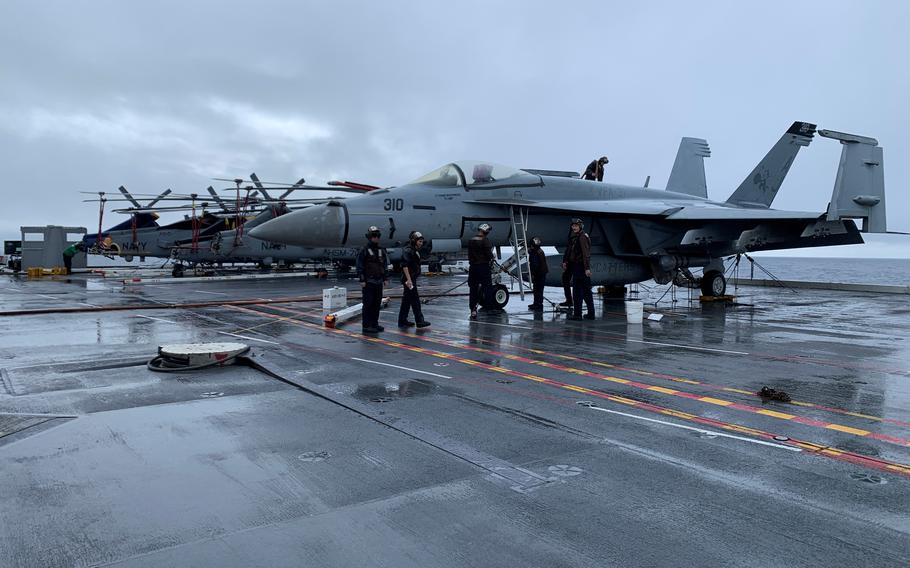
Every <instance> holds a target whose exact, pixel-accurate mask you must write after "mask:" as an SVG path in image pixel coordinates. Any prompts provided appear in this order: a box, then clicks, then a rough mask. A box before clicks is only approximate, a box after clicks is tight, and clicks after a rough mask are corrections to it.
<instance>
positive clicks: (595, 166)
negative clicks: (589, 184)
mask: <svg viewBox="0 0 910 568" xmlns="http://www.w3.org/2000/svg"><path fill="white" fill-rule="evenodd" d="M609 163H610V160H609V159H608V158H607V157H606V156H601V157H600V158H598V159H596V160H594V161H592V162H591V163H590V164H588V167H587V168H585V173H584V175H583V176H581V179H589V180H593V181H603V180H604V166H606V165H607V164H609Z"/></svg>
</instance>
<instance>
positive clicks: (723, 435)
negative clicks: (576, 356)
mask: <svg viewBox="0 0 910 568" xmlns="http://www.w3.org/2000/svg"><path fill="white" fill-rule="evenodd" d="M589 408H590V409H591V410H598V411H600V412H608V413H610V414H618V415H620V416H625V417H627V418H634V419H636V420H644V421H645V422H655V423H657V424H663V425H664V426H672V427H673V428H682V429H683V430H691V431H692V432H698V433H700V434H708V435H710V436H718V437H721V438H730V439H733V440H740V441H743V442H750V443H752V444H759V445H761V446H770V447H772V448H777V449H780V450H789V451H791V452H801V451H802V450H801V449H800V448H794V447H791V446H784V445H782V444H775V443H773V442H766V441H764V440H756V439H754V438H746V437H745V436H735V435H733V434H727V433H726V432H717V431H714V430H705V429H704V428H695V427H693V426H686V425H684V424H676V423H675V422H667V421H664V420H658V419H656V418H648V417H647V416H639V415H637V414H629V413H628V412H620V411H618V410H609V409H607V408H601V407H599V406H591V407H589Z"/></svg>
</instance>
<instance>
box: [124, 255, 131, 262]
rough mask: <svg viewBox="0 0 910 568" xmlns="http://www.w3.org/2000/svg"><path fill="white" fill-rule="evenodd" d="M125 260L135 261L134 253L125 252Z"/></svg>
mask: <svg viewBox="0 0 910 568" xmlns="http://www.w3.org/2000/svg"><path fill="white" fill-rule="evenodd" d="M123 260H125V261H127V262H133V255H131V254H125V255H123Z"/></svg>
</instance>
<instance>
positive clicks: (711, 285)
mask: <svg viewBox="0 0 910 568" xmlns="http://www.w3.org/2000/svg"><path fill="white" fill-rule="evenodd" d="M726 291H727V279H726V278H724V275H723V273H722V272H720V271H718V270H709V271H707V272H705V275H704V276H702V277H701V293H702V295H703V296H723V295H724V293H725V292H726Z"/></svg>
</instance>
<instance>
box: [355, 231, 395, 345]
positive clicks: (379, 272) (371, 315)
mask: <svg viewBox="0 0 910 568" xmlns="http://www.w3.org/2000/svg"><path fill="white" fill-rule="evenodd" d="M380 237H382V232H381V231H380V230H379V227H376V226H372V227H370V228H369V229H367V234H366V238H367V244H366V245H365V246H364V247H363V248H362V249H360V253H359V254H358V255H357V276H358V277H359V278H360V286H361V288H362V289H363V316H362V322H363V332H364V333H378V332H380V331H383V330H384V329H385V328H383V327H382V326H381V325H379V307H380V304H381V303H382V286H383V284H385V282H386V280H387V279H388V267H389V254H388V253H387V252H386V250H385V249H384V248H382V247H380V246H379V239H380Z"/></svg>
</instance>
